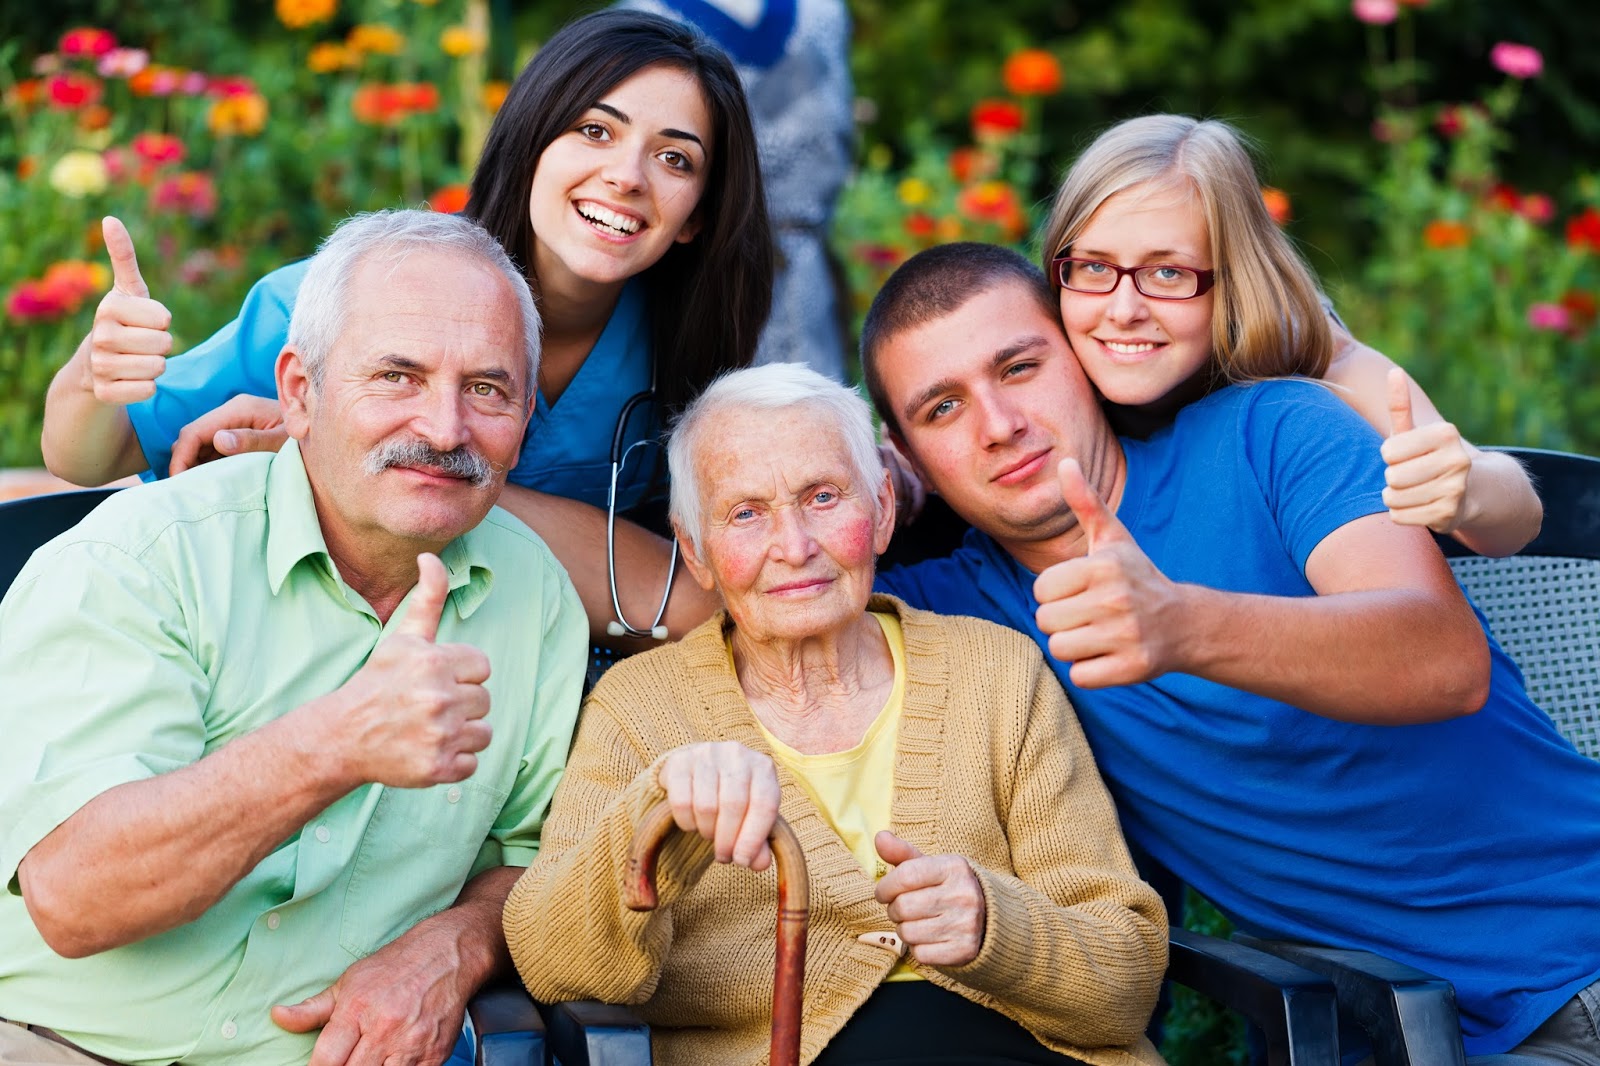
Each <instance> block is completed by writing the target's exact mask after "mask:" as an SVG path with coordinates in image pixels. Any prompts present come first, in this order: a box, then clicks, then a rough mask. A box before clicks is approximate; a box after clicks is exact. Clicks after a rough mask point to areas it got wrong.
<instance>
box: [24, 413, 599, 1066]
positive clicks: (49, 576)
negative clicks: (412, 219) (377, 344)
mask: <svg viewBox="0 0 1600 1066" xmlns="http://www.w3.org/2000/svg"><path fill="white" fill-rule="evenodd" d="M440 557H441V558H442V559H443V561H444V564H445V567H446V569H447V570H448V571H449V575H450V589H451V592H450V601H449V603H448V604H447V605H446V607H445V610H444V617H443V618H442V619H441V621H440V625H439V639H440V640H441V641H450V642H461V643H467V644H472V645H475V646H476V647H478V648H481V649H482V650H483V651H484V652H485V653H486V654H487V655H488V657H489V661H490V664H491V668H492V670H493V674H492V676H491V677H490V679H489V681H488V684H487V687H488V689H489V692H490V697H491V710H490V712H489V722H490V723H491V724H492V725H493V728H494V739H493V742H492V743H491V744H490V745H489V748H488V749H487V750H486V751H484V752H483V753H482V754H481V755H480V756H479V759H480V762H479V766H478V770H477V772H476V773H474V774H473V775H472V777H470V778H468V779H467V780H465V781H463V782H461V783H459V784H454V785H439V786H436V787H433V788H425V789H399V788H386V787H383V786H381V785H366V786H363V787H361V788H358V789H356V790H355V791H353V792H351V793H349V794H348V795H346V796H345V797H343V798H342V799H340V800H338V801H337V802H336V803H334V804H333V805H332V806H330V807H328V808H327V809H326V810H325V811H323V812H322V814H320V815H319V816H318V817H316V818H314V819H313V820H312V821H310V822H309V823H307V824H306V825H305V826H304V827H303V828H302V829H301V831H300V832H299V834H297V835H296V836H295V837H294V838H293V839H291V840H288V841H285V842H284V843H283V844H282V845H280V846H279V847H278V849H277V850H276V851H274V852H273V853H272V854H271V855H269V856H268V857H267V858H266V859H265V860H264V861H263V862H262V863H261V864H260V865H259V866H257V867H256V868H255V869H254V870H252V871H251V872H250V873H249V874H248V875H247V876H246V877H245V878H244V879H243V880H242V881H240V882H239V883H238V884H237V885H235V886H234V888H233V890H232V891H230V892H229V893H228V894H227V895H226V896H224V897H223V898H222V900H221V901H219V902H218V903H217V904H216V905H215V906H214V907H212V908H211V909H210V910H209V911H207V912H206V913H205V914H204V915H203V916H201V917H200V918H199V919H198V920H196V921H194V922H191V923H189V924H188V925H184V926H182V927H180V928H177V929H173V930H171V931H170V932H166V933H162V934H160V935H159V936H153V937H150V938H148V939H146V940H142V941H140V942H138V943H135V944H129V945H127V946H125V947H120V948H116V949H114V950H111V951H106V952H103V953H101V954H99V955H95V956H93V957H91V958H86V959H75V960H68V959H62V958H60V957H59V956H57V955H56V954H55V953H54V952H52V951H51V950H50V949H49V948H48V947H47V946H46V945H45V944H44V942H43V940H42V939H41V938H40V937H39V934H38V932H37V930H36V929H35V928H34V925H33V923H32V921H31V920H30V918H29V916H28V913H27V909H26V906H25V904H24V902H23V900H22V897H21V895H20V894H19V889H18V884H17V877H16V873H17V865H18V863H19V862H20V861H21V860H22V858H23V856H24V855H26V854H27V852H28V850H29V849H30V848H32V847H33V845H34V844H36V843H38V842H39V841H40V840H41V839H43V838H44V837H45V836H46V835H48V834H49V833H50V831H51V830H53V829H54V828H55V827H56V826H58V825H60V824H61V823H62V822H63V821H65V820H66V819H67V818H68V817H69V816H71V815H72V814H73V812H75V811H77V810H78V809H79V808H80V807H82V806H83V805H84V804H85V803H87V802H88V801H89V800H91V799H93V798H94V797H95V796H98V795H99V794H100V793H102V792H105V791H106V790H107V789H110V788H113V787H115V786H117V785H121V784H124V783H127V782H131V781H139V780H143V779H146V778H149V777H153V776H155V775H156V774H160V773H164V772H166V771H169V770H173V769H177V768H179V767H183V766H187V765H189V764H191V763H193V762H195V761H196V760H198V759H200V758H202V757H204V756H205V755H206V754H208V753H209V752H212V751H214V750H216V749H217V748H219V747H221V746H222V745H224V744H226V743H227V742H228V741H230V740H232V739H233V738H235V737H238V736H241V735H243V734H245V733H248V732H250V731H251V730H254V729H256V728H258V727H260V726H261V725H263V724H265V723H267V722H269V721H271V720H272V719H274V718H277V717H278V716H280V715H282V714H284V713H286V712H287V711H290V710H292V709H293V708H295V707H297V706H299V705H301V704H303V703H305V702H307V701H308V700H310V699H313V698H315V697H317V696H321V695H324V694H326V693H328V692H331V691H332V690H334V689H335V688H338V687H339V686H340V685H341V684H343V683H344V682H345V681H346V680H347V679H349V677H350V676H351V675H352V674H354V673H355V672H356V671H357V670H358V669H359V668H360V667H361V666H362V665H363V664H364V663H365V662H366V661H367V657H368V656H369V655H370V654H371V653H372V650H373V649H374V647H376V646H377V643H378V641H379V640H381V639H382V638H383V636H384V634H385V632H386V627H384V626H382V625H380V624H379V622H378V619H377V616H376V615H374V614H373V612H372V609H371V608H370V607H369V606H368V605H367V603H366V602H365V601H364V600H363V599H362V597H361V596H360V595H358V594H357V593H356V592H355V591H354V590H352V589H351V588H350V587H349V586H348V585H346V584H345V583H344V582H343V581H341V580H340V578H339V575H338V573H337V572H336V570H335V568H334V565H333V561H332V559H331V558H330V557H329V555H328V552H327V547H326V545H325V544H324V542H323V539H322V532H321V529H320V527H319V526H318V523H317V516H316V510H315V507H314V505H313V503H312V498H311V490H310V486H309V484H308V483H307V480H306V473H305V467H304V465H303V464H302V462H301V459H300V453H299V450H298V449H297V448H296V447H295V445H294V444H293V443H292V442H291V443H290V444H289V445H288V446H287V447H285V448H284V450H283V451H281V452H279V453H278V454H277V455H276V456H269V455H250V456H243V457H239V458H234V459H226V460H222V461H219V462H215V463H211V464H208V465H206V466H204V467H201V468H199V469H197V470H194V471H192V472H190V473H188V474H185V475H184V476H183V477H181V478H174V479H172V480H170V481H163V482H159V483H156V484H153V485H147V486H142V487H140V488H137V489H130V490H128V491H126V492H122V493H118V494H117V495H116V496H114V497H113V498H112V499H111V500H109V501H108V502H107V503H105V504H104V505H103V506H101V507H100V508H99V509H98V510H96V511H95V512H94V514H92V515H90V516H89V518H87V519H86V520H85V521H84V522H83V523H81V524H80V525H79V526H78V527H77V528H75V529H73V530H72V531H70V532H68V533H67V534H65V535H64V536H62V537H59V538H57V539H56V540H54V541H52V542H50V543H49V544H48V545H46V546H45V547H44V548H42V549H41V550H40V551H39V552H37V553H36V554H35V555H34V557H33V559H32V560H31V561H30V562H29V563H28V565H27V567H26V568H25V569H24V570H23V571H22V573H21V574H20V575H19V576H18V578H17V580H16V583H15V584H14V585H13V586H12V588H11V591H10V592H9V594H8V595H7V596H6V598H5V600H4V602H3V603H0V883H8V888H7V891H4V892H0V1017H4V1018H11V1019H14V1020H20V1021H25V1022H31V1023H34V1024H38V1025H46V1026H49V1027H50V1028H52V1029H55V1030H57V1031H58V1032H60V1033H62V1034H63V1035H64V1036H66V1037H67V1038H68V1039H70V1040H72V1041H74V1042H75V1043H77V1044H79V1045H81V1046H82V1047H84V1048H86V1049H88V1050H90V1051H93V1052H96V1053H98V1054H100V1055H104V1056H107V1057H109V1058H112V1059H116V1060H118V1061H120V1062H126V1063H131V1064H135V1066H144V1064H152V1063H171V1062H175V1061H181V1062H183V1063H193V1064H206V1063H224V1062H227V1063H249V1064H250V1066H272V1064H276V1063H283V1064H285V1066H287V1064H290V1063H294V1064H301V1066H303V1064H304V1063H305V1062H306V1061H307V1060H308V1059H309V1058H310V1055H311V1047H312V1044H313V1042H314V1040H315V1035H316V1034H314V1033H313V1034H310V1035H295V1034H292V1033H287V1032H284V1031H283V1030H281V1029H279V1028H278V1027H277V1026H276V1025H274V1024H273V1022H272V1019H271V1017H270V1016H269V1015H268V1011H269V1010H270V1008H271V1007H272V1006H273V1005H274V1004H276V1003H295V1002H298V1001H299V1000H301V999H304V998H305V997H306V996H309V995H311V994H313V993H315V992H318V991H321V990H322V989H323V988H324V987H326V986H327V985H329V984H331V983H332V982H333V981H334V980H335V979H336V978H337V977H338V976H339V975H340V974H341V973H342V972H343V971H344V970H345V968H346V967H348V966H349V965H350V964H351V963H352V962H354V961H356V960H358V959H360V958H362V957H364V956H366V955H368V954H370V953H371V952H373V951H374V950H376V949H377V948H379V947H381V946H382V945H384V944H386V943H388V942H389V941H390V940H393V939H394V938H395V937H397V936H399V935H400V934H401V933H402V932H404V931H405V930H406V929H408V928H410V927H411V926H412V925H414V924H416V923H417V922H418V921H419V920H421V919H423V918H425V917H427V916H429V915H431V914H434V913H436V912H438V911H440V910H443V909H444V908H445V907H448V906H449V905H450V904H451V903H453V902H454V900H455V898H456V895H457V893H459V892H460V890H461V887H462V885H463V884H465V883H466V882H467V880H468V879H470V878H471V877H473V876H474V875H476V874H478V873H480V872H482V871H484V870H486V869H489V868H491V867H494V866H499V865H509V866H525V865H527V864H528V862H529V861H531V860H532V858H533V856H534V854H535V853H536V851H537V849H538V843H539V831H540V829H541V827H542V825H543V821H544V817H545V814H546V810H547V808H548V807H549V803H550V795H551V793H552V792H553V791H554V789H555V786H556V782H557V780H558V779H559V778H560V775H561V768H562V765H563V763H564V762H565V760H566V755H567V750H568V748H569V746H570V744H571V739H572V731H573V728H574V725H575V723H576V720H577V713H578V701H579V693H580V688H581V684H582V678H583V670H584V664H585V656H586V654H587V643H588V627H587V623H586V622H585V619H584V614H583V610H582V608H581V606H580V605H579V603H578V598H577V595H576V593H575V592H574V591H573V588H572V584H571V582H570V581H568V580H567V575H566V573H565V572H564V571H563V570H562V569H561V567H560V565H559V564H558V563H557V562H556V561H555V559H554V557H552V556H551V554H550V552H549V549H547V548H546V547H545V545H544V543H543V542H542V541H541V540H539V538H538V537H537V536H536V535H535V534H533V533H532V532H531V531H530V530H528V529H527V527H525V526H523V525H522V524H521V523H520V522H518V521H517V520H516V519H514V518H512V517H511V516H510V515H508V514H506V513H505V512H503V511H500V510H498V509H497V510H494V511H492V512H490V514H489V516H488V517H487V518H486V519H484V521H483V522H482V523H481V524H480V525H479V526H478V527H477V528H476V529H474V530H472V531H471V532H469V533H467V534H465V535H463V536H461V537H459V538H457V539H456V540H455V541H453V542H451V543H450V545H449V546H447V547H446V548H445V550H444V551H443V552H442V553H441V555H440ZM407 603H409V600H408V601H407ZM406 609H407V604H402V605H401V608H400V609H399V610H397V611H396V612H395V613H394V615H393V616H392V617H391V619H390V626H393V625H395V624H396V623H397V622H398V621H399V620H400V619H401V618H403V617H404V615H405V612H406ZM176 813H178V814H180V815H181V813H182V812H176ZM104 905H105V907H106V908H107V909H108V910H110V909H113V908H115V907H116V906H117V901H116V899H115V898H108V899H106V900H105V902H104Z"/></svg>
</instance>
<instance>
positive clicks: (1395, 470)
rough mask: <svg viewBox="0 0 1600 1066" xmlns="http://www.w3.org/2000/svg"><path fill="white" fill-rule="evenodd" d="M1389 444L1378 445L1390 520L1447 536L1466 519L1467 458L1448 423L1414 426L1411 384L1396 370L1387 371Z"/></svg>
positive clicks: (1464, 447) (1469, 460) (1463, 444)
mask: <svg viewBox="0 0 1600 1066" xmlns="http://www.w3.org/2000/svg"><path fill="white" fill-rule="evenodd" d="M1389 422H1390V426H1391V429H1390V433H1389V439H1388V440H1386V441H1384V442H1383V452H1382V454H1383V461H1384V462H1385V463H1386V464H1387V465H1388V469H1386V470H1385V471H1384V475H1383V477H1384V481H1385V482H1386V483H1387V484H1388V488H1386V489H1384V490H1383V503H1384V506H1386V507H1388V508H1389V517H1390V518H1392V519H1393V520H1394V521H1395V522H1397V523H1399V524H1400V525H1403V526H1427V527H1428V528H1429V529H1431V530H1433V531H1434V532H1435V533H1452V532H1454V531H1455V530H1456V529H1457V527H1459V526H1460V525H1461V523H1462V522H1463V521H1465V520H1466V519H1467V517H1468V515H1467V510H1468V508H1467V506H1466V499H1467V481H1468V475H1469V474H1470V473H1471V471H1472V453H1471V452H1470V451H1469V450H1468V448H1467V443H1466V441H1464V440H1462V439H1461V433H1460V432H1459V431H1458V430H1457V429H1456V427H1455V426H1453V425H1451V424H1450V423H1449V422H1444V421H1439V422H1429V423H1427V424H1426V425H1423V426H1420V427H1419V426H1417V425H1416V423H1415V421H1414V419H1413V417H1412V413H1411V379H1410V378H1408V377H1407V376H1406V372H1405V371H1404V370H1402V369H1400V368H1399V367H1394V368H1393V369H1391V370H1390V371H1389Z"/></svg>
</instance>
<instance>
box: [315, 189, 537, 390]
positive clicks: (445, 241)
mask: <svg viewBox="0 0 1600 1066" xmlns="http://www.w3.org/2000/svg"><path fill="white" fill-rule="evenodd" d="M419 250H421V251H449V252H454V253H457V254H459V255H462V256H465V257H467V258H470V259H476V260H478V261H479V262H481V263H483V264H484V265H485V266H488V267H492V268H493V269H495V270H497V271H499V272H500V273H501V274H502V275H504V277H505V279H506V281H507V282H508V283H509V284H510V286H511V291H512V293H513V294H514V296H515V297H516V301H517V306H518V307H519V308H520V310H521V315H522V347H523V354H524V355H525V357H526V360H527V366H528V395H529V396H531V395H532V394H533V390H534V388H535V383H536V382H537V381H538V380H539V312H538V310H537V309H536V308H535V307H534V304H533V293H532V292H531V291H529V289H528V279H527V278H525V277H523V275H522V271H520V270H518V269H517V268H516V265H515V264H514V263H512V262H511V257H510V256H508V255H506V251H505V249H504V248H502V247H500V242H499V241H497V240H495V239H494V238H493V237H491V236H490V235H489V233H488V231H487V230H485V229H484V228H483V227H482V226H480V225H478V224H477V223H476V222H474V221H472V220H471V219H467V218H461V217H460V216H457V215H445V214H439V213H437V212H434V211H413V210H391V211H372V212H369V213H367V214H362V215H354V216H352V217H350V218H347V219H345V220H344V221H343V222H341V223H340V224H339V228H338V229H336V230H334V231H333V232H332V233H330V234H329V235H328V237H327V239H326V240H324V241H323V242H322V245H321V246H320V247H319V248H318V249H317V254H316V255H314V256H312V257H311V265H310V267H309V268H307V270H306V274H305V277H304V278H302V279H301V281H300V291H299V293H298V294H297V295H296V296H295V303H294V314H293V315H292V316H291V317H290V319H289V343H290V344H291V345H293V346H294V348H295V350H296V351H298V352H299V353H300V362H301V363H302V364H303V365H304V366H305V369H306V376H307V377H308V378H310V379H311V385H312V387H313V388H316V389H321V388H322V378H323V375H324V374H325V373H326V371H327V360H328V353H329V352H330V351H332V350H333V345H334V343H335V342H336V341H338V339H339V334H340V333H342V332H343V331H344V323H345V317H346V315H348V314H349V311H350V279H351V278H352V277H353V276H354V275H355V272H356V268H357V267H359V266H361V265H362V264H363V263H366V262H367V261H369V260H379V261H382V262H388V263H392V264H398V263H399V262H400V260H402V259H404V258H405V257H406V256H407V255H409V254H411V253H412V252H414V251H419ZM446 269H448V268H446ZM525 398H526V397H525Z"/></svg>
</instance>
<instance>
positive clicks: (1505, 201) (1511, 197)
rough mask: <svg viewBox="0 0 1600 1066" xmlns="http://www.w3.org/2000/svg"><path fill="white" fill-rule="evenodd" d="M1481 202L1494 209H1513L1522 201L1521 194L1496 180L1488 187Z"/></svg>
mask: <svg viewBox="0 0 1600 1066" xmlns="http://www.w3.org/2000/svg"><path fill="white" fill-rule="evenodd" d="M1483 202H1484V204H1485V205H1487V206H1488V207H1490V208H1493V209H1494V210H1496V211H1515V210H1516V209H1517V207H1518V206H1519V205H1520V204H1521V203H1522V194H1521V193H1519V192H1518V191H1517V190H1516V189H1514V188H1512V187H1511V186H1510V185H1507V184H1506V183H1505V182H1503V181H1501V182H1496V183H1495V184H1494V185H1493V186H1491V187H1490V189H1489V192H1488V195H1486V196H1485V197H1484V198H1483Z"/></svg>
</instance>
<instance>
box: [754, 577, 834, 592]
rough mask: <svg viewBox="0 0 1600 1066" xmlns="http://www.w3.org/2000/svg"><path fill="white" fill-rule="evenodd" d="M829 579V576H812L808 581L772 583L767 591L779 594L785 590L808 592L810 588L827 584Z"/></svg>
mask: <svg viewBox="0 0 1600 1066" xmlns="http://www.w3.org/2000/svg"><path fill="white" fill-rule="evenodd" d="M831 581H832V579H831V578H826V577H818V578H812V579H810V580H808V581H794V582H790V583H789V584H787V585H774V586H773V587H772V588H769V589H768V590H767V592H769V593H774V594H781V593H787V592H808V591H810V590H812V589H816V588H820V587H822V586H823V585H827V584H829V583H830V582H831Z"/></svg>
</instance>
